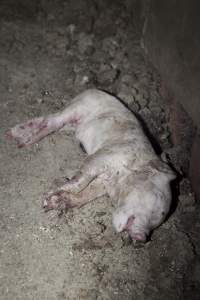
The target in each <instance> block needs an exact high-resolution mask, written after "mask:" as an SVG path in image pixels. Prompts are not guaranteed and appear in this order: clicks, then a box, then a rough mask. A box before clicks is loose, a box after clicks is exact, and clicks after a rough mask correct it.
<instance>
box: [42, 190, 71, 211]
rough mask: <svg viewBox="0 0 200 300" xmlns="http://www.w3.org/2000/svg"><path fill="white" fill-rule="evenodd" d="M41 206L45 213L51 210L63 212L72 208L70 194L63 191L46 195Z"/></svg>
mask: <svg viewBox="0 0 200 300" xmlns="http://www.w3.org/2000/svg"><path fill="white" fill-rule="evenodd" d="M42 206H43V208H44V211H45V212H48V211H49V210H52V209H54V210H60V211H64V210H67V209H68V208H71V207H73V205H72V203H71V197H70V193H67V192H64V191H57V192H54V193H51V194H49V195H47V196H46V198H45V200H44V201H43V205H42Z"/></svg>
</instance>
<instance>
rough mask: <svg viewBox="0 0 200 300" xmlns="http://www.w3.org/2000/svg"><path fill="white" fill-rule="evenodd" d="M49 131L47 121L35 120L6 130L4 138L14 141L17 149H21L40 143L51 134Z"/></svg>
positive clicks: (43, 119)
mask: <svg viewBox="0 0 200 300" xmlns="http://www.w3.org/2000/svg"><path fill="white" fill-rule="evenodd" d="M50 129H51V128H50V126H49V124H48V120H47V119H45V118H36V119H33V120H30V121H27V122H25V123H22V124H19V125H17V126H15V127H14V128H11V129H9V130H7V132H6V133H5V137H6V138H7V139H8V140H15V141H16V143H17V146H18V148H23V147H27V146H30V145H32V144H34V143H36V142H38V141H40V140H41V139H42V138H43V137H45V136H47V135H48V134H49V133H51V132H52V131H51V130H50Z"/></svg>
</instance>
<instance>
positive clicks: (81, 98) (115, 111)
mask: <svg viewBox="0 0 200 300" xmlns="http://www.w3.org/2000/svg"><path fill="white" fill-rule="evenodd" d="M61 129H62V130H72V131H73V132H74V134H75V136H76V138H77V139H78V140H79V141H80V142H81V144H82V145H83V147H84V148H85V150H86V152H87V154H88V156H87V158H86V160H85V162H84V163H83V166H82V167H81V169H80V171H79V172H78V173H77V174H76V175H75V176H74V177H73V178H72V179H71V180H68V181H67V182H66V183H65V184H64V185H63V186H61V187H60V188H59V189H57V190H56V191H54V192H51V193H49V194H48V196H47V197H46V198H45V199H44V202H43V207H44V209H45V211H48V210H51V209H55V210H66V209H68V208H73V207H80V206H82V205H84V204H87V203H88V202H90V201H92V200H94V199H97V198H99V197H101V196H103V195H108V196H109V197H110V198H112V199H113V200H114V201H115V202H116V206H117V209H116V210H115V211H114V212H113V225H114V227H115V229H116V231H117V232H122V231H127V232H128V234H129V235H130V237H131V238H132V239H133V240H138V241H142V242H145V241H146V240H147V237H148V235H149V234H150V232H151V231H152V230H153V229H154V228H156V227H158V226H159V225H160V224H161V223H162V222H163V221H164V220H165V218H166V216H167V214H168V212H169V209H170V204H171V189H170V181H171V180H173V179H174V178H175V174H174V172H173V171H172V170H171V168H170V167H169V166H168V165H167V164H166V163H164V162H163V161H162V160H161V159H160V157H158V156H157V155H156V153H155V151H154V149H153V148H152V145H151V143H150V142H149V140H148V138H147V137H146V135H145V134H144V132H143V129H142V126H141V124H140V122H139V121H138V119H137V118H136V117H135V116H134V114H133V113H132V112H131V111H129V110H128V109H127V108H126V107H125V106H124V105H123V104H122V103H121V102H120V101H119V100H118V99H117V98H115V97H113V96H111V95H110V94H108V93H105V92H103V91H100V90H95V89H90V90H87V91H85V92H83V93H81V94H80V95H78V96H77V97H75V98H74V99H73V100H72V102H71V104H70V105H69V106H68V107H67V108H66V109H64V110H63V111H61V112H59V113H56V114H52V115H49V116H47V117H39V118H34V119H32V120H29V121H27V122H25V123H22V124H19V125H16V126H15V127H13V128H11V129H9V130H8V131H7V133H6V135H7V137H8V138H10V139H14V140H15V141H16V142H17V144H18V147H19V148H21V147H27V146H30V145H32V144H34V143H36V142H38V141H39V140H41V139H42V138H44V137H45V136H47V135H49V134H52V133H53V132H55V131H59V130H61Z"/></svg>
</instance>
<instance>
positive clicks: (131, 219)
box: [124, 215, 135, 230]
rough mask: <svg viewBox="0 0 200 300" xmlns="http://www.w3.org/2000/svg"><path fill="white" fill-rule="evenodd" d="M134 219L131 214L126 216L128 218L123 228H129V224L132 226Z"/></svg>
mask: <svg viewBox="0 0 200 300" xmlns="http://www.w3.org/2000/svg"><path fill="white" fill-rule="evenodd" d="M134 220H135V217H134V216H133V215H132V216H130V217H129V218H128V220H127V223H126V225H125V227H124V230H130V228H131V226H132V225H133V223H134Z"/></svg>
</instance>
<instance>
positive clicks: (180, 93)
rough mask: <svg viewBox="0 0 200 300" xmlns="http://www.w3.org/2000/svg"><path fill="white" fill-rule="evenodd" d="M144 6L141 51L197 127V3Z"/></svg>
mask: <svg viewBox="0 0 200 300" xmlns="http://www.w3.org/2000/svg"><path fill="white" fill-rule="evenodd" d="M144 3H145V5H146V16H145V23H144V27H143V40H142V44H143V46H144V49H145V51H146V53H147V55H148V56H149V58H150V60H151V61H152V62H153V64H154V65H155V67H156V68H157V69H158V71H159V72H160V74H161V76H162V79H163V82H164V84H165V85H166V87H167V88H168V90H169V91H170V93H171V95H172V97H173V98H174V99H176V100H178V101H179V102H180V103H182V104H183V107H184V108H185V110H186V111H187V112H188V113H189V115H190V116H191V117H192V119H193V121H194V122H195V124H197V125H198V126H200V1H199V0H190V1H188V0H167V1H165V0H150V1H147V0H146V1H145V0H144ZM147 8H148V9H147Z"/></svg>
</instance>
